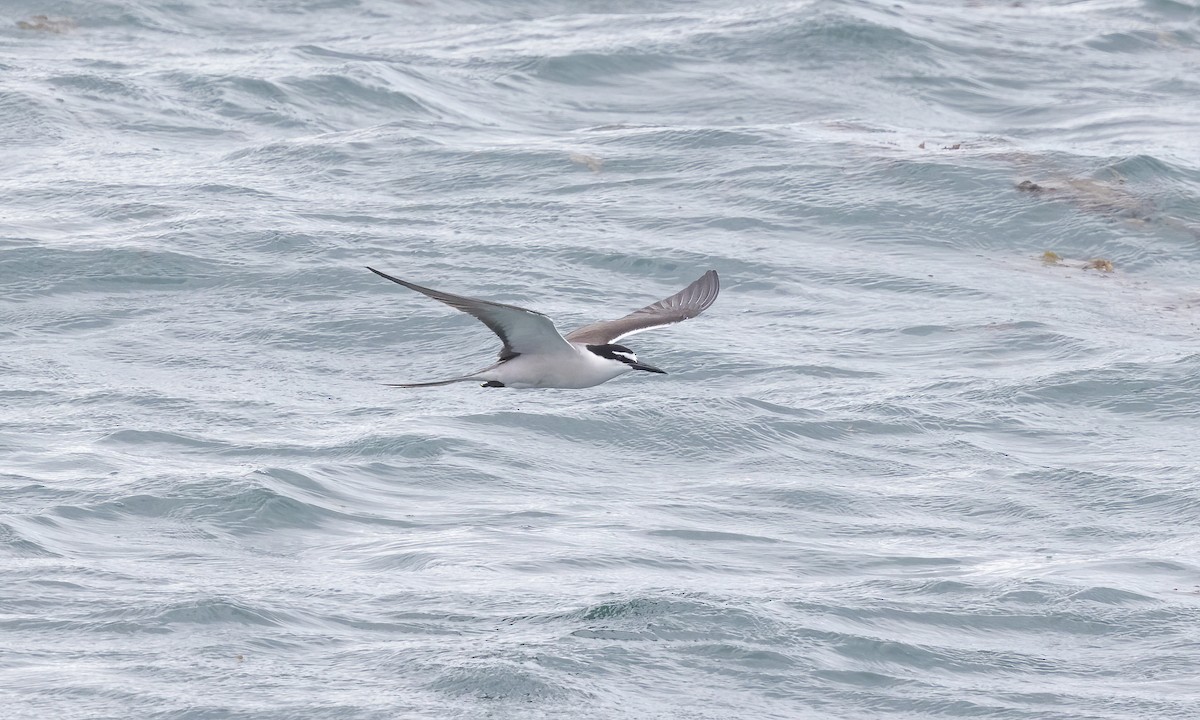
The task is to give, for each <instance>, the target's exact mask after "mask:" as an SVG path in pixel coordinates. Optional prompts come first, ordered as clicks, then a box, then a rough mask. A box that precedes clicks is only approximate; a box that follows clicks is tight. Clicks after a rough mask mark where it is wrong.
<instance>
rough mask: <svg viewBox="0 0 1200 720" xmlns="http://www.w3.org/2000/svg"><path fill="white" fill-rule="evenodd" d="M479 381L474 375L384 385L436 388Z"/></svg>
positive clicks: (386, 384)
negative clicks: (437, 386)
mask: <svg viewBox="0 0 1200 720" xmlns="http://www.w3.org/2000/svg"><path fill="white" fill-rule="evenodd" d="M478 379H479V378H478V377H475V376H474V375H465V376H463V377H456V378H450V379H449V380H435V381H434V382H423V383H384V385H385V386H387V387H398V388H418V387H434V386H436V385H449V384H451V383H456V382H471V381H473V380H478Z"/></svg>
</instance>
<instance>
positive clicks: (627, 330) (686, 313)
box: [567, 270, 721, 345]
mask: <svg viewBox="0 0 1200 720" xmlns="http://www.w3.org/2000/svg"><path fill="white" fill-rule="evenodd" d="M720 291H721V283H720V280H719V279H718V278H717V271H716V270H709V271H708V272H706V273H704V274H703V275H701V276H700V277H699V278H698V279H697V280H696V281H695V282H694V283H692V284H691V285H688V286H687V287H685V288H684V289H682V290H680V291H679V292H677V293H675V294H674V295H672V296H671V297H669V298H666V299H664V300H659V301H658V302H656V303H654V304H653V305H647V306H646V307H644V308H642V309H641V310H634V311H633V312H631V313H629V314H628V315H626V316H625V317H623V318H620V319H619V320H605V321H601V322H595V323H592V324H591V325H585V326H583V327H581V328H579V329H578V330H575V331H573V332H572V333H571V334H570V335H567V340H570V341H571V342H577V343H583V344H586V345H605V344H607V343H611V342H615V341H617V340H620V339H621V338H623V337H628V336H629V335H633V334H634V333H639V332H642V331H643V330H649V329H651V328H656V327H661V326H663V325H674V324H675V323H678V322H683V321H684V320H687V319H688V318H694V317H696V316H697V315H699V314H700V313H702V312H704V311H705V310H707V309H708V306H709V305H712V304H713V301H715V300H716V299H717V293H718V292H720Z"/></svg>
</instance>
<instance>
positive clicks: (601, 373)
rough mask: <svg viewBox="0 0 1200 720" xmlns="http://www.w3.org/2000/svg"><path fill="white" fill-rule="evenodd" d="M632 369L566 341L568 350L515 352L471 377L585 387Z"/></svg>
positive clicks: (534, 385) (513, 384) (527, 385)
mask: <svg viewBox="0 0 1200 720" xmlns="http://www.w3.org/2000/svg"><path fill="white" fill-rule="evenodd" d="M632 354H633V353H630V355H632ZM632 369H633V368H631V367H629V365H628V364H626V363H623V362H621V361H620V360H612V359H610V358H603V357H600V356H599V355H597V354H596V353H594V352H592V351H591V350H588V349H587V347H586V346H584V345H580V344H578V343H570V350H569V351H568V352H565V353H544V354H533V353H531V354H529V355H518V356H517V357H515V358H513V359H512V360H509V361H508V362H503V363H500V364H499V365H497V366H496V367H493V368H490V369H488V370H485V371H483V372H481V373H478V374H477V375H475V376H474V377H475V379H478V380H495V381H497V382H501V383H504V385H505V386H507V387H511V388H539V387H541V388H585V387H592V386H593V385H599V384H600V383H604V382H608V381H609V380H612V379H613V378H615V377H616V376H618V375H623V374H625V373H627V372H629V371H630V370H632Z"/></svg>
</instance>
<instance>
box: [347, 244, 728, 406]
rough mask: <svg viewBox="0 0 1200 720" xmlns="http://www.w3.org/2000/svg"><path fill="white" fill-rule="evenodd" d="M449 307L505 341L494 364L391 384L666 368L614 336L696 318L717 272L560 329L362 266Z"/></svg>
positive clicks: (521, 312)
mask: <svg viewBox="0 0 1200 720" xmlns="http://www.w3.org/2000/svg"><path fill="white" fill-rule="evenodd" d="M367 269H368V270H370V271H371V272H373V273H375V274H376V275H379V276H380V277H384V278H387V279H388V280H391V281H392V282H394V283H398V284H400V285H403V286H405V287H407V288H410V289H412V290H416V291H417V292H420V293H424V294H425V295H428V296H429V297H431V298H433V299H435V300H440V301H442V302H444V303H446V304H447V305H450V306H451V307H453V308H456V309H458V310H462V311H463V312H465V313H469V314H470V315H472V316H474V317H475V318H477V319H478V320H479V321H480V322H482V323H483V324H485V325H487V326H488V328H490V329H491V330H492V332H494V333H496V335H497V336H499V338H500V340H501V341H502V342H503V343H504V347H503V348H502V349H501V350H500V360H499V362H497V363H495V364H494V365H491V366H489V367H487V368H484V369H483V370H479V371H478V372H474V373H471V374H469V375H463V376H461V377H454V378H449V379H447V380H438V381H435V382H427V383H407V384H399V385H395V386H394V387H428V386H433V385H449V384H451V383H457V382H469V381H480V380H482V381H483V386H484V387H510V388H586V387H592V386H593V385H599V384H601V383H604V382H608V381H609V380H612V379H613V378H615V377H617V376H618V375H623V374H625V373H627V372H629V371H630V370H644V371H646V372H652V373H661V374H665V372H666V371H664V370H659V369H658V368H656V367H654V366H652V365H646V364H645V363H640V362H638V359H637V356H636V355H634V353H633V351H632V350H630V349H629V348H627V347H625V346H623V345H617V344H615V343H616V341H617V340H620V339H621V338H624V337H627V336H629V335H632V334H634V333H638V332H642V331H643V330H649V329H651V328H656V327H662V326H665V325H673V324H675V323H677V322H682V321H683V320H686V319H688V318H692V317H695V316H697V315H699V314H700V313H701V312H703V311H704V310H705V309H707V308H708V306H709V305H712V303H713V301H715V300H716V299H717V293H718V292H719V290H720V285H719V281H718V279H717V273H716V272H715V271H713V270H709V271H708V272H706V273H705V274H704V275H703V276H701V277H700V278H699V279H698V280H696V281H695V282H693V283H692V284H691V285H689V286H687V287H686V288H684V289H683V290H681V291H679V292H678V293H676V294H674V295H672V296H671V297H669V298H666V299H665V300H660V301H659V302H657V303H654V304H652V305H648V306H646V307H644V308H642V309H641V310H636V311H634V312H632V313H630V314H629V315H626V316H625V317H623V318H620V319H617V320H608V321H601V322H596V323H592V324H591V325H587V326H584V327H582V328H579V329H578V330H575V331H574V332H571V333H569V334H568V335H567V336H566V337H563V336H562V335H560V334H559V332H558V330H557V329H556V328H555V327H554V322H553V321H552V320H550V318H548V317H546V316H545V315H543V314H541V313H539V312H535V311H533V310H527V309H525V308H521V307H517V306H515V305H505V304H503V303H495V302H491V301H488V300H476V299H473V298H468V297H463V296H461V295H451V294H450V293H445V292H441V291H439V290H432V289H430V288H427V287H422V286H420V285H417V284H415V283H410V282H408V281H405V280H401V279H399V278H395V277H392V276H391V275H388V274H386V273H382V272H380V271H378V270H376V269H374V268H367Z"/></svg>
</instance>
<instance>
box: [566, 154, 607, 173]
mask: <svg viewBox="0 0 1200 720" xmlns="http://www.w3.org/2000/svg"><path fill="white" fill-rule="evenodd" d="M567 159H569V160H570V161H571V162H573V163H575V164H576V165H583V166H584V167H586V168H587V169H588V170H591V171H592V172H600V169H601V168H603V167H604V161H603V160H600V159H599V158H594V157H592V156H591V155H584V154H583V153H571V154H570V155H568V156H567Z"/></svg>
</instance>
